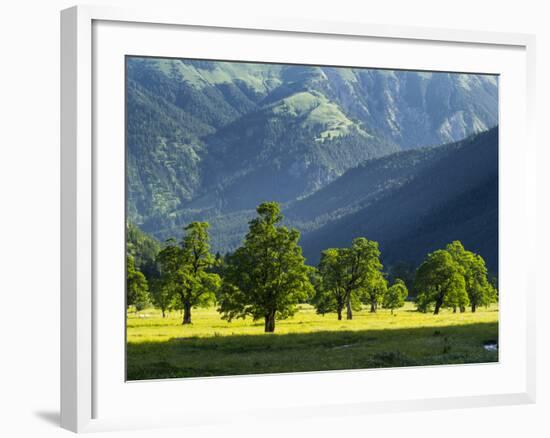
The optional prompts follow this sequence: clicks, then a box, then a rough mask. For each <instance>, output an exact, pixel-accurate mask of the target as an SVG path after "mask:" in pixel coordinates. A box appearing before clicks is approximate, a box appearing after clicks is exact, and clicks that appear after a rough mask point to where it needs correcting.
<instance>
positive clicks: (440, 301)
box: [414, 250, 468, 315]
mask: <svg viewBox="0 0 550 438" xmlns="http://www.w3.org/2000/svg"><path fill="white" fill-rule="evenodd" d="M414 288H415V290H416V291H417V300H416V302H417V305H418V310H420V311H423V312H426V311H428V310H429V309H430V308H431V306H432V305H433V306H434V314H435V315H437V314H438V313H439V311H440V309H441V307H457V306H460V307H461V306H466V305H468V294H467V292H466V283H465V281H464V277H463V275H462V271H461V267H460V265H459V264H458V263H457V262H455V261H454V260H453V258H452V256H451V255H450V254H449V252H448V251H445V250H437V251H434V252H432V253H430V254H428V256H427V257H426V260H425V261H424V262H423V263H422V264H421V265H420V267H419V268H418V271H417V272H416V278H415V282H414Z"/></svg>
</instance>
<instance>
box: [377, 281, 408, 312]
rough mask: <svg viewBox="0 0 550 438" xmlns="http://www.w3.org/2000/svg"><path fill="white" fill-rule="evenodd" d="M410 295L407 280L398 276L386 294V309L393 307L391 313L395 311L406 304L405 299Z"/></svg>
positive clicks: (384, 304)
mask: <svg viewBox="0 0 550 438" xmlns="http://www.w3.org/2000/svg"><path fill="white" fill-rule="evenodd" d="M408 295H409V291H408V289H407V286H406V284H405V282H404V281H403V280H401V279H400V278H397V279H396V280H395V282H394V283H393V284H392V285H391V286H390V287H389V288H388V290H387V292H386V294H385V295H384V302H383V306H384V308H385V309H391V313H393V311H394V310H395V309H398V308H400V307H403V306H404V305H405V299H406V298H407V296H408Z"/></svg>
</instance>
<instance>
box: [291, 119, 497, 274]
mask: <svg viewBox="0 0 550 438" xmlns="http://www.w3.org/2000/svg"><path fill="white" fill-rule="evenodd" d="M287 218H288V219H289V221H290V222H291V223H294V224H297V225H298V227H301V228H302V230H303V231H304V232H303V238H302V247H303V250H304V254H305V256H306V258H307V260H308V262H309V263H312V264H315V263H317V262H318V260H319V255H320V251H321V250H323V249H325V248H328V247H342V246H349V244H350V242H351V240H352V239H353V238H354V237H358V236H365V237H367V238H369V239H372V240H376V241H378V242H379V243H380V249H381V252H382V254H383V257H384V262H385V263H386V264H389V265H392V264H396V263H398V262H408V263H412V264H415V265H417V264H418V263H419V262H420V261H421V260H422V258H423V257H425V255H426V253H427V252H430V251H433V250H435V249H438V248H441V247H443V246H444V245H445V244H447V243H449V242H451V241H452V240H461V241H462V242H463V243H464V245H465V247H467V248H468V249H470V250H473V251H475V252H477V253H479V254H481V255H482V256H483V257H484V258H485V260H486V261H487V265H488V267H489V269H491V270H492V271H493V272H495V271H497V269H498V128H493V129H491V130H489V131H486V132H483V133H481V134H477V135H474V136H472V137H469V138H467V139H465V140H463V141H461V142H458V143H453V144H449V145H445V146H441V147H438V148H427V149H419V150H416V151H407V152H401V153H396V154H394V155H391V156H388V157H384V158H380V159H375V160H372V161H369V162H367V163H364V164H362V165H360V166H358V167H357V168H355V169H352V170H349V171H348V172H346V173H345V174H344V175H342V176H341V177H340V178H338V179H337V180H336V181H334V182H332V183H331V184H329V185H328V186H326V187H325V188H323V189H322V190H320V191H318V192H316V193H315V194H313V195H311V196H310V197H308V198H305V199H303V200H301V201H298V202H297V203H295V204H294V205H291V206H289V208H288V210H287ZM308 228H309V230H308Z"/></svg>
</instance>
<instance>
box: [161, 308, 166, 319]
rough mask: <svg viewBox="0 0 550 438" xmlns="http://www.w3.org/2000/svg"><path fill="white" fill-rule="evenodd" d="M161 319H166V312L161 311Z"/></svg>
mask: <svg viewBox="0 0 550 438" xmlns="http://www.w3.org/2000/svg"><path fill="white" fill-rule="evenodd" d="M162 317H163V318H166V312H165V311H164V309H162Z"/></svg>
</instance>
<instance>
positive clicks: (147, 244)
mask: <svg viewBox="0 0 550 438" xmlns="http://www.w3.org/2000/svg"><path fill="white" fill-rule="evenodd" d="M160 248H161V245H160V243H159V242H158V241H157V240H156V239H155V238H153V237H151V236H149V235H148V234H146V233H144V232H143V231H141V230H140V229H139V228H138V227H137V226H136V225H134V224H132V223H131V222H128V223H127V224H126V251H127V253H128V254H129V255H130V256H132V258H133V259H134V264H135V267H136V269H137V270H139V271H141V272H142V273H143V275H145V277H146V278H147V280H148V281H150V280H151V279H153V278H158V277H159V275H160V273H159V267H158V265H157V261H156V258H157V255H158V253H159V252H160Z"/></svg>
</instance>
